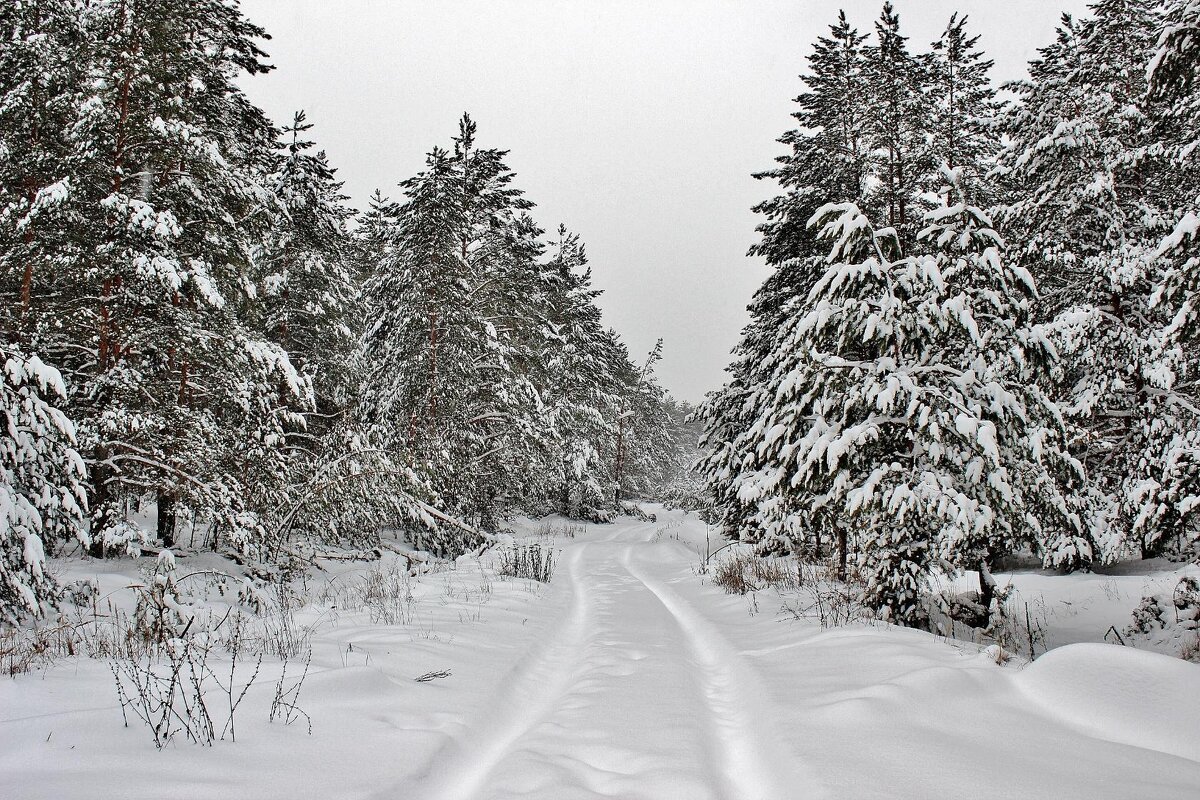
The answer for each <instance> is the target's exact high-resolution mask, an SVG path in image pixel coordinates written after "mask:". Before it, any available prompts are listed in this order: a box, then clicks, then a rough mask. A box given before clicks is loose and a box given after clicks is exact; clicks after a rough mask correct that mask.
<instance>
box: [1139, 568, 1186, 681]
mask: <svg viewBox="0 0 1200 800" xmlns="http://www.w3.org/2000/svg"><path fill="white" fill-rule="evenodd" d="M1125 637H1126V638H1127V639H1128V640H1129V643H1130V644H1132V645H1134V646H1147V647H1150V648H1152V649H1154V650H1158V651H1160V652H1169V653H1175V654H1178V655H1179V656H1181V657H1182V658H1185V659H1187V660H1189V661H1196V662H1200V580H1197V579H1196V578H1194V577H1192V576H1191V575H1185V576H1183V577H1182V578H1180V579H1179V582H1178V583H1176V584H1175V587H1174V589H1173V590H1172V591H1171V592H1169V593H1163V594H1151V595H1146V596H1145V597H1143V598H1142V601H1141V602H1140V603H1139V604H1138V606H1137V608H1135V609H1134V611H1133V618H1132V620H1131V621H1130V623H1129V626H1128V627H1126V629H1125Z"/></svg>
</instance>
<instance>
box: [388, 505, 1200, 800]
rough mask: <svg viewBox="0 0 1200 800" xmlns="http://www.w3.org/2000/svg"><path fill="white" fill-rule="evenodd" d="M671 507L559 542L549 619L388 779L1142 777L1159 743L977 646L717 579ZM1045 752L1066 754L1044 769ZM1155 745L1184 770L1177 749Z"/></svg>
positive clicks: (624, 792) (799, 791) (671, 782)
mask: <svg viewBox="0 0 1200 800" xmlns="http://www.w3.org/2000/svg"><path fill="white" fill-rule="evenodd" d="M670 519H671V522H669V523H668V524H666V525H659V524H658V523H646V522H633V521H626V522H624V523H618V524H616V525H611V526H596V527H589V529H588V530H587V533H586V534H585V536H584V537H581V538H580V539H576V540H571V541H568V542H566V543H565V544H564V548H563V557H562V561H561V563H560V567H559V569H558V571H557V572H556V573H555V578H554V590H553V591H554V592H555V593H556V594H557V599H558V601H559V602H560V603H561V605H560V606H559V610H558V612H557V615H556V617H555V619H554V621H553V623H552V625H550V626H549V627H548V629H547V631H546V632H545V633H543V635H542V636H541V637H540V638H538V639H536V640H535V641H532V642H531V643H530V647H529V649H528V650H527V651H526V652H525V653H524V654H523V655H522V657H521V658H519V659H518V660H517V661H516V663H515V664H514V665H513V666H512V667H511V668H510V669H509V670H508V671H507V672H506V673H505V674H504V676H503V677H502V678H501V680H500V681H499V682H498V683H497V684H496V687H495V690H494V693H492V695H491V697H490V698H489V700H488V702H486V703H484V704H483V705H482V706H481V707H480V708H478V709H476V710H475V712H474V714H473V716H471V717H470V718H469V721H468V723H467V727H466V729H465V730H464V733H463V735H462V736H461V737H457V738H451V739H449V740H448V741H447V742H446V743H445V745H444V746H443V747H442V748H440V749H439V750H438V751H437V753H436V754H435V755H434V756H433V758H432V759H431V760H430V762H429V766H428V768H427V770H426V771H424V772H423V773H422V774H421V775H420V776H419V777H418V779H417V780H416V781H415V783H414V784H413V785H412V789H411V792H412V794H405V796H421V797H429V798H438V800H468V799H478V800H483V798H516V797H522V798H527V797H537V798H547V799H549V798H563V799H564V800H566V799H568V798H681V799H682V798H688V799H689V800H701V799H704V798H712V799H713V800H754V799H755V798H763V800H767V799H769V798H816V797H873V796H879V797H929V796H951V795H954V794H957V793H958V792H959V791H961V790H962V789H963V787H964V786H966V785H970V786H972V788H971V789H970V790H969V794H970V795H971V796H991V794H990V793H992V792H994V793H995V794H996V795H1001V794H1004V795H1008V794H1009V793H1010V792H1011V784H1012V782H1013V780H1014V776H1013V775H1012V773H1013V772H1014V771H1015V772H1017V773H1018V774H1019V777H1017V778H1016V780H1017V781H1018V782H1029V785H1028V786H1027V787H1026V789H1027V791H1032V792H1033V793H1035V794H1041V793H1044V792H1051V793H1052V794H1053V795H1054V796H1059V797H1069V796H1073V795H1078V796H1080V797H1085V796H1086V797H1093V798H1094V797H1098V796H1109V795H1108V794H1106V792H1111V793H1112V794H1111V796H1113V797H1120V796H1126V795H1125V794H1124V793H1125V792H1126V791H1129V790H1131V788H1132V786H1134V785H1140V786H1142V787H1145V786H1146V785H1147V781H1150V783H1158V782H1159V780H1160V779H1159V778H1158V777H1157V776H1156V777H1154V778H1151V777H1150V775H1149V774H1148V773H1150V772H1153V769H1154V767H1153V766H1151V765H1153V764H1154V763H1155V757H1159V758H1163V757H1162V755H1161V754H1150V753H1144V755H1145V757H1146V759H1147V760H1146V761H1142V762H1138V761H1137V759H1136V758H1133V757H1131V756H1132V755H1133V754H1131V753H1130V752H1129V748H1127V747H1124V748H1119V750H1120V751H1121V752H1120V754H1119V755H1117V753H1116V752H1115V750H1117V749H1118V748H1113V745H1112V743H1111V742H1099V743H1098V742H1096V740H1095V739H1092V737H1090V736H1087V735H1081V733H1082V731H1080V730H1079V729H1078V728H1075V727H1074V726H1072V725H1070V723H1069V722H1067V721H1065V720H1063V719H1061V718H1056V717H1055V715H1054V714H1052V713H1051V714H1047V713H1045V711H1044V710H1039V709H1038V708H1036V706H1037V705H1038V698H1032V697H1027V696H1026V695H1027V694H1028V692H1023V691H1022V690H1020V689H1019V688H1017V687H1014V686H1013V685H1012V683H1013V677H1014V676H1015V675H1017V674H1018V673H1017V672H1016V670H1015V669H1012V668H1009V669H1007V670H1005V669H1001V668H999V667H996V666H995V665H994V664H992V663H991V662H990V661H988V659H987V658H986V656H982V655H980V654H978V653H977V652H976V651H973V650H970V649H968V650H962V649H956V648H955V647H952V646H949V645H947V644H945V643H943V642H941V641H939V640H937V639H934V638H933V637H929V636H927V635H924V634H919V633H916V632H914V631H906V630H896V629H888V628H874V629H872V628H852V629H845V630H841V631H832V632H819V631H814V630H812V629H811V628H808V629H807V630H805V626H803V625H802V624H800V623H797V621H796V620H795V619H794V618H791V617H790V615H789V616H788V617H781V616H779V614H778V613H777V612H778V611H779V607H778V606H779V598H778V596H774V597H772V596H771V594H770V593H765V592H764V593H761V594H760V595H759V596H749V597H748V598H731V597H728V596H726V595H723V594H717V591H718V590H716V589H715V587H713V586H712V585H711V584H709V583H707V582H706V581H704V580H702V579H701V577H700V576H699V575H698V574H697V571H698V570H697V567H698V556H697V552H698V551H700V552H703V548H704V546H706V545H707V542H704V539H705V537H706V536H707V532H706V531H705V528H704V526H703V525H702V524H701V523H699V521H698V520H696V519H695V518H694V517H684V516H680V515H679V514H677V513H676V514H674V515H672V516H671V517H670ZM702 542H704V544H703V545H702V544H701V543H702ZM689 545H690V546H689ZM713 546H715V544H714V545H713ZM798 628H800V630H797V629H798ZM801 631H803V633H801ZM781 634H782V635H781ZM1043 699H1044V698H1043ZM1063 739H1066V741H1063ZM1130 744H1132V742H1130ZM1109 751H1114V752H1109ZM1053 752H1058V753H1061V754H1064V756H1066V757H1064V758H1062V759H1061V760H1058V763H1057V764H1055V765H1054V766H1050V767H1049V769H1047V767H1048V766H1049V764H1048V763H1047V760H1048V755H1049V754H1050V753H1053ZM1096 752H1108V757H1106V756H1097V755H1094V754H1093V753H1096ZM1113 756H1115V757H1116V762H1117V763H1119V764H1120V765H1121V766H1120V767H1119V768H1116V769H1114V767H1113V762H1112V761H1110V760H1109V757H1113ZM1076 759H1082V760H1083V761H1084V762H1086V763H1087V766H1086V767H1085V766H1084V763H1081V761H1079V760H1076ZM1165 760H1166V761H1167V762H1168V763H1170V762H1171V761H1172V760H1173V761H1174V762H1175V763H1173V764H1171V768H1174V769H1175V770H1178V769H1180V768H1182V769H1183V770H1184V773H1185V774H1188V775H1191V776H1194V777H1196V778H1200V764H1197V763H1196V762H1195V761H1190V760H1189V761H1182V760H1179V759H1173V757H1169V756H1168V757H1165ZM1106 762H1107V763H1106ZM1135 764H1137V766H1136V767H1135V766H1134V765H1135ZM1031 768H1032V769H1031ZM1171 768H1168V769H1167V771H1168V773H1169V772H1170V771H1171ZM1130 770H1133V774H1130ZM1098 772H1099V773H1102V774H1105V777H1104V778H1103V779H1099V778H1098ZM934 775H936V776H937V777H936V778H935V777H933V776H934ZM989 776H990V777H989ZM981 781H983V782H984V783H987V784H988V785H979V784H980V782H981ZM1112 781H1117V782H1118V783H1119V784H1123V785H1124V787H1125V788H1119V787H1117V788H1114V786H1113V784H1112ZM935 787H940V788H935ZM953 787H959V788H958V789H955V788H953ZM1049 787H1054V788H1053V789H1051V788H1049ZM1164 788H1166V787H1164ZM1187 791H1188V790H1186V789H1180V788H1177V789H1172V790H1167V791H1165V793H1164V794H1163V795H1161V796H1164V797H1169V796H1180V797H1182V796H1186V794H1187ZM381 796H384V795H381Z"/></svg>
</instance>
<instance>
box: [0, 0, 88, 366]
mask: <svg viewBox="0 0 1200 800" xmlns="http://www.w3.org/2000/svg"><path fill="white" fill-rule="evenodd" d="M0 41H3V42H4V46H3V47H2V48H0V297H2V298H3V302H2V303H0V305H2V310H0V326H2V327H3V329H4V334H5V337H6V338H7V339H9V340H12V341H17V340H18V339H21V340H23V341H24V343H25V345H26V346H28V347H32V348H35V349H38V350H42V349H44V348H45V346H46V339H47V337H50V338H58V336H57V333H56V330H55V328H56V326H55V325H54V323H53V321H52V320H51V319H50V318H48V317H47V315H46V314H44V313H42V311H43V309H42V308H41V303H40V302H36V303H35V301H40V300H41V297H42V295H45V294H48V293H50V287H51V286H53V284H54V281H55V277H56V273H57V272H59V270H60V268H61V265H62V256H63V251H64V250H65V249H66V248H67V247H68V246H69V241H70V236H71V227H70V226H71V221H70V220H69V219H66V218H64V216H63V213H62V212H63V208H64V206H65V205H66V201H67V198H68V197H69V196H70V193H71V190H72V181H71V171H70V168H69V165H68V162H67V152H68V149H69V144H68V141H67V139H68V136H67V132H68V128H69V125H70V123H71V121H72V120H73V119H74V117H75V114H76V106H77V103H78V101H79V91H78V87H79V84H80V78H81V68H82V64H83V63H84V59H83V58H82V55H83V52H84V41H83V31H82V29H81V25H80V19H79V14H78V11H77V8H76V6H75V4H74V3H72V2H69V1H68V0H45V2H40V3H9V4H6V5H5V6H4V7H3V8H2V9H0ZM66 288H67V287H64V286H55V287H54V290H55V291H63V290H64V289H66Z"/></svg>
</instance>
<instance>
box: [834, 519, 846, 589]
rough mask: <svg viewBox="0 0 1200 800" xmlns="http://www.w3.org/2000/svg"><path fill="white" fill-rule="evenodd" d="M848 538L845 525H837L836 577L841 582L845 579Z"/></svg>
mask: <svg viewBox="0 0 1200 800" xmlns="http://www.w3.org/2000/svg"><path fill="white" fill-rule="evenodd" d="M848 538H849V537H848V536H847V535H846V526H845V525H839V526H838V532H837V546H838V565H837V579H838V580H839V581H843V582H844V581H845V580H846V564H847V562H848V561H849V554H848V553H847V552H846V551H847V549H848V547H847V539H848Z"/></svg>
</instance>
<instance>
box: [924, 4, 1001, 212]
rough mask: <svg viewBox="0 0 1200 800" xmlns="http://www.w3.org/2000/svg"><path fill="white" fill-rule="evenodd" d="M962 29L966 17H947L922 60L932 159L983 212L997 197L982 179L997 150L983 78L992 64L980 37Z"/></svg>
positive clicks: (991, 97)
mask: <svg viewBox="0 0 1200 800" xmlns="http://www.w3.org/2000/svg"><path fill="white" fill-rule="evenodd" d="M966 26H967V17H966V15H963V16H961V17H960V16H958V15H957V14H953V15H951V17H950V21H949V23H948V24H947V25H946V28H945V30H944V31H942V35H941V37H939V38H938V40H937V41H936V42H934V43H933V49H932V51H931V52H930V53H929V56H928V58H927V69H928V77H929V84H928V87H929V91H930V96H931V99H932V102H933V131H934V134H935V135H934V139H933V159H934V161H935V163H937V164H944V165H946V166H947V167H949V168H951V169H954V170H957V171H958V173H959V175H960V176H961V179H960V180H961V187H960V188H961V189H962V191H964V192H966V194H967V197H968V198H969V199H970V202H971V203H972V204H974V205H976V206H978V207H980V208H986V207H988V206H989V205H990V204H991V203H992V202H994V200H995V199H996V198H995V197H993V196H992V195H993V194H994V192H992V191H990V187H991V185H992V184H991V182H990V181H987V180H985V178H986V176H987V174H988V172H990V171H991V169H992V167H993V166H994V165H995V159H996V154H997V153H998V152H999V150H1000V132H999V113H1000V104H999V103H998V102H997V100H996V90H995V88H994V87H993V86H992V82H991V79H990V77H989V76H988V73H989V72H990V71H991V68H992V61H991V60H990V59H988V58H985V57H984V54H983V52H982V51H981V50H980V49H979V36H971V35H969V34H968V33H967V27H966ZM947 202H949V201H947Z"/></svg>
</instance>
